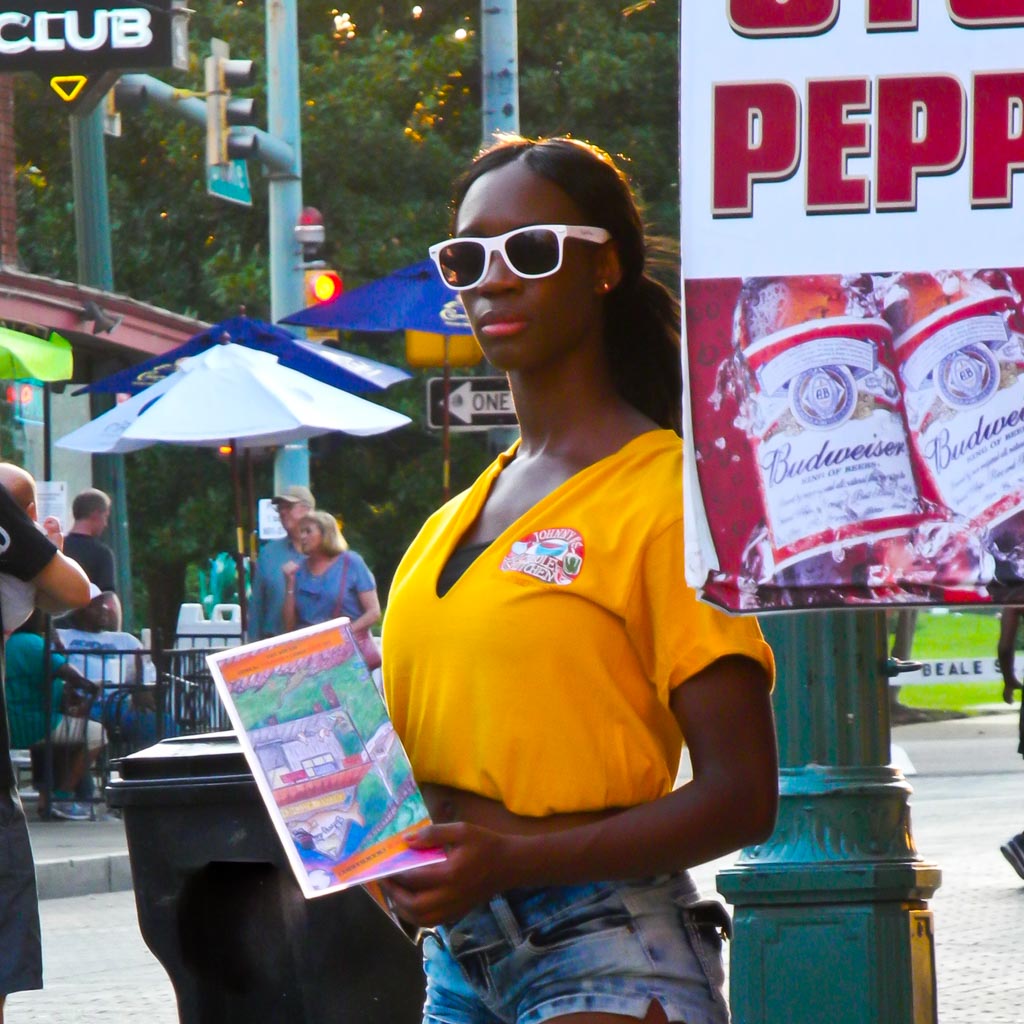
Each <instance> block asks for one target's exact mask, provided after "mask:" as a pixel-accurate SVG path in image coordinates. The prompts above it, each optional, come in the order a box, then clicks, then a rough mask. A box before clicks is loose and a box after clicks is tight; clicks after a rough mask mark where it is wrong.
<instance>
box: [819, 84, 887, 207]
mask: <svg viewBox="0 0 1024 1024" xmlns="http://www.w3.org/2000/svg"><path fill="white" fill-rule="evenodd" d="M870 110H871V82H870V81H869V80H868V79H866V78H837V79H818V80H811V81H809V82H808V83H807V139H808V143H807V194H806V208H807V211H808V212H809V213H827V212H830V211H835V212H847V213H851V212H854V211H856V210H867V209H869V208H870V205H871V185H870V183H869V181H868V179H867V178H858V177H850V176H849V175H848V174H847V173H846V168H847V161H848V159H849V158H850V157H853V156H866V155H867V154H868V153H870V152H871V127H870V125H869V124H868V123H867V122H866V121H853V120H851V119H850V115H851V114H858V113H861V114H862V113H867V112H868V111H870Z"/></svg>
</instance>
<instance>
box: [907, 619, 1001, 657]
mask: <svg viewBox="0 0 1024 1024" xmlns="http://www.w3.org/2000/svg"><path fill="white" fill-rule="evenodd" d="M998 641H999V616H998V615H997V614H996V613H994V612H993V613H991V614H984V615H982V614H978V613H977V612H948V613H946V614H945V615H943V614H939V615H936V614H935V612H926V611H921V612H919V613H918V616H917V628H916V629H915V630H914V652H913V657H915V658H977V657H985V658H994V657H995V656H996V644H997V643H998Z"/></svg>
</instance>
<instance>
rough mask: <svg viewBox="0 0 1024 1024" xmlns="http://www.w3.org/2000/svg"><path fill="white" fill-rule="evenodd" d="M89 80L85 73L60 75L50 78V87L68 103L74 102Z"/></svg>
mask: <svg viewBox="0 0 1024 1024" xmlns="http://www.w3.org/2000/svg"><path fill="white" fill-rule="evenodd" d="M88 82H89V79H88V78H87V77H86V76H85V75H58V76H57V77H56V78H51V79H50V88H51V89H52V90H53V91H54V92H55V93H56V94H57V95H58V96H59V97H60V98H61V99H62V100H64V101H65V102H66V103H73V102H74V101H75V100H76V99H78V95H79V93H80V92H81V91H82V90H83V89H84V88H85V87H86V85H87V84H88Z"/></svg>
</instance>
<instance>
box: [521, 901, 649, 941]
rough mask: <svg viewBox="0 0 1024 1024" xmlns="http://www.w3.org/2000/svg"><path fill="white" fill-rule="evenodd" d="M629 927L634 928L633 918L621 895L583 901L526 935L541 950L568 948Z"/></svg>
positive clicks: (525, 937) (525, 939)
mask: <svg viewBox="0 0 1024 1024" xmlns="http://www.w3.org/2000/svg"><path fill="white" fill-rule="evenodd" d="M620 929H625V930H626V931H633V918H632V915H631V914H630V913H629V911H628V910H627V909H626V907H625V906H623V904H622V900H621V899H619V897H618V896H617V895H610V896H608V895H606V896H604V897H602V898H599V899H596V900H594V899H591V900H586V901H583V902H581V903H579V904H577V905H574V906H571V907H568V908H566V910H564V911H563V912H561V913H559V914H557V915H555V916H553V917H551V918H549V919H548V920H546V921H541V922H539V923H538V924H536V925H534V926H533V927H532V928H529V929H528V930H527V931H526V932H525V933H524V935H523V939H524V941H525V943H526V945H527V946H528V947H529V948H530V949H532V950H534V951H536V952H538V953H548V952H554V951H555V950H559V949H564V948H566V947H568V946H572V945H573V944H574V943H578V942H584V941H586V940H588V939H591V938H595V937H600V936H604V937H606V938H607V937H608V936H609V935H610V933H612V932H615V931H618V930H620Z"/></svg>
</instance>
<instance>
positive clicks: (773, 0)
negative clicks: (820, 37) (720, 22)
mask: <svg viewBox="0 0 1024 1024" xmlns="http://www.w3.org/2000/svg"><path fill="white" fill-rule="evenodd" d="M705 2H706V0H705ZM838 16H839V0H803V2H802V3H794V4H791V3H780V2H779V0H729V24H730V25H731V26H732V28H733V31H734V32H736V33H738V34H739V35H741V36H780V35H783V36H805V35H816V34H818V33H820V32H827V31H828V30H829V29H830V28H831V27H832V25H833V24H835V20H836V18H837V17H838Z"/></svg>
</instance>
